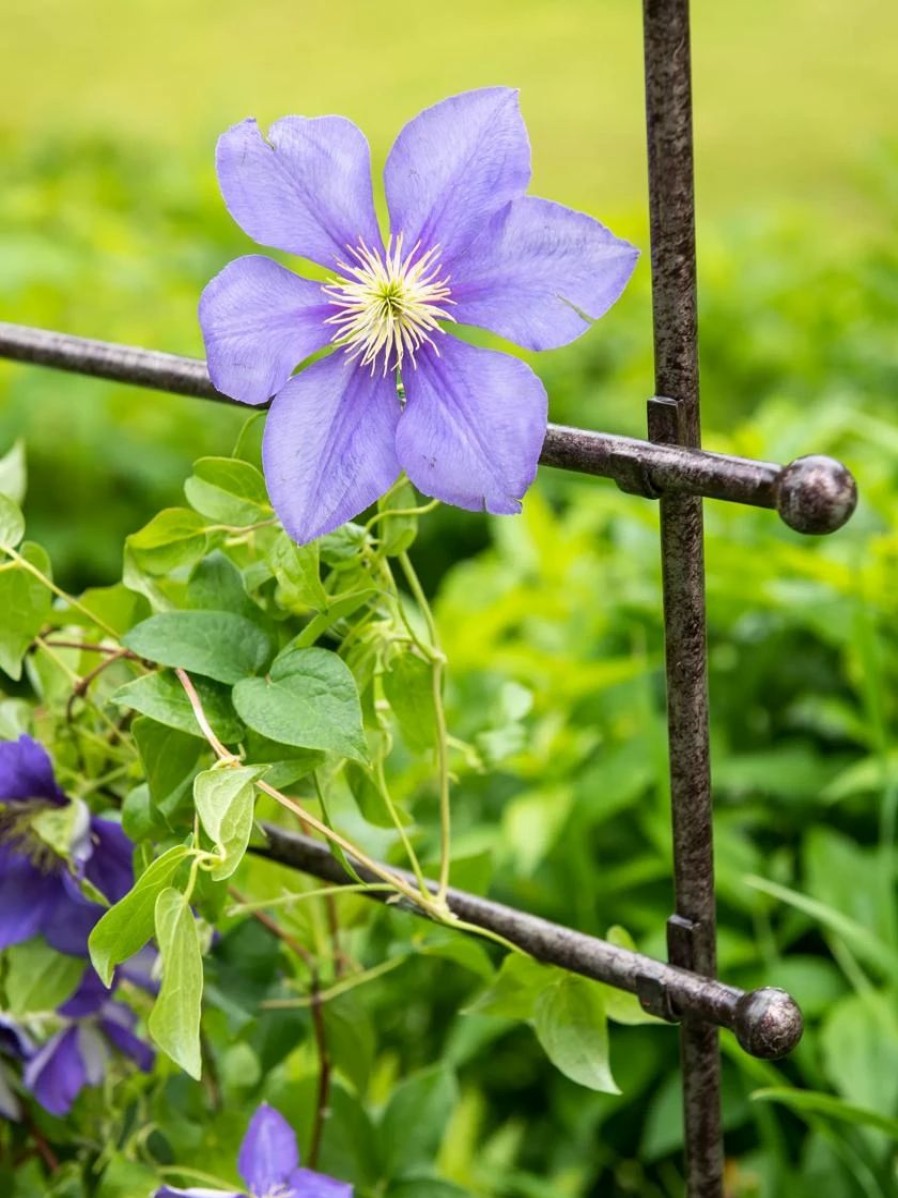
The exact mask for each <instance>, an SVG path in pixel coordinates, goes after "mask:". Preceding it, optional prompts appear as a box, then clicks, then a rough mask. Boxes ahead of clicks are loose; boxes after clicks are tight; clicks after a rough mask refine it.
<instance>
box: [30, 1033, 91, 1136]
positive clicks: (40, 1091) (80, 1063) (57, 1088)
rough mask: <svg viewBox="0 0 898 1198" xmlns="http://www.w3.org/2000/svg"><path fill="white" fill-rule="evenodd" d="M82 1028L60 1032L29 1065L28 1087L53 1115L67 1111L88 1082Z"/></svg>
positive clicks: (63, 1113)
mask: <svg viewBox="0 0 898 1198" xmlns="http://www.w3.org/2000/svg"><path fill="white" fill-rule="evenodd" d="M78 1030H79V1029H78V1028H77V1027H70V1028H66V1030H65V1031H63V1032H58V1033H57V1034H56V1035H55V1036H53V1037H52V1039H50V1040H48V1041H47V1043H46V1044H45V1045H44V1046H43V1048H42V1049H41V1050H40V1051H39V1052H38V1053H37V1054H36V1055H35V1056H34V1057H32V1059H31V1060H30V1061H29V1062H28V1064H27V1065H26V1066H25V1073H24V1076H23V1081H24V1083H25V1087H26V1089H28V1090H30V1092H31V1093H32V1094H33V1095H34V1097H35V1098H36V1099H37V1100H38V1102H39V1103H40V1104H41V1106H42V1107H43V1108H44V1110H46V1111H49V1112H50V1114H51V1115H65V1114H67V1113H68V1112H69V1110H70V1109H71V1106H72V1103H73V1102H74V1101H75V1099H76V1098H77V1097H78V1095H79V1094H80V1093H81V1091H82V1090H83V1089H84V1087H85V1085H86V1084H87V1068H86V1066H85V1062H84V1058H83V1057H82V1055H81V1046H80V1044H79V1038H78Z"/></svg>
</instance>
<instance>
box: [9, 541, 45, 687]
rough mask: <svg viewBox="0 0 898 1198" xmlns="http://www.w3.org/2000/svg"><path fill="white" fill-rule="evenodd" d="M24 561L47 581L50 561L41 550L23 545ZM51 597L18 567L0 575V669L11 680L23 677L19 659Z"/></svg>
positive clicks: (40, 621)
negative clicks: (45, 577)
mask: <svg viewBox="0 0 898 1198" xmlns="http://www.w3.org/2000/svg"><path fill="white" fill-rule="evenodd" d="M21 555H22V557H24V558H25V560H26V561H29V562H31V564H32V565H33V566H36V567H37V568H38V569H39V570H40V571H41V573H42V574H45V575H47V576H48V577H49V573H50V559H49V558H48V557H47V554H46V553H45V552H44V550H43V549H42V548H41V547H40V545H35V544H34V543H33V542H31V541H26V542H25V544H24V545H23V546H22V548H21ZM51 602H52V599H51V595H50V592H49V590H48V589H47V588H46V587H45V586H44V584H43V583H42V582H41V581H40V579H38V578H35V577H34V575H33V574H31V573H30V571H28V570H23V569H22V568H21V567H19V566H9V567H8V568H7V569H5V570H3V571H0V613H2V616H0V669H2V670H3V671H4V672H5V673H7V674H8V675H9V676H10V678H13V679H15V680H16V681H18V680H19V678H21V676H22V658H23V657H24V655H25V651H26V649H27V648H28V646H29V645H30V644H31V642H32V641H33V640H34V638H35V636H37V634H38V633H39V632H40V630H41V628H42V627H43V625H44V623H45V621H46V619H47V616H48V615H49V613H50V607H51Z"/></svg>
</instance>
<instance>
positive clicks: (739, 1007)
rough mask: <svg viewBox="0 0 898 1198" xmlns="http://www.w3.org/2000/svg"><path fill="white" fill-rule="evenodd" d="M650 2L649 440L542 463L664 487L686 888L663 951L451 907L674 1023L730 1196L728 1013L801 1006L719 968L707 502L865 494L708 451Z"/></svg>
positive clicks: (668, 93) (694, 1139)
mask: <svg viewBox="0 0 898 1198" xmlns="http://www.w3.org/2000/svg"><path fill="white" fill-rule="evenodd" d="M643 8H644V26H645V74H646V120H647V132H648V157H649V199H650V212H651V244H652V255H651V257H652V295H653V323H654V341H655V397H653V398H652V399H650V400H649V403H648V432H649V439H648V440H639V439H637V438H632V437H621V436H612V435H610V434H606V433H599V432H591V431H587V430H583V429H572V428H563V427H559V426H557V425H550V426H549V430H548V435H547V437H546V441H545V445H544V447H543V452H542V457H541V461H542V463H543V464H544V465H549V466H555V467H560V468H561V469H564V470H573V471H579V472H581V473H585V474H591V475H596V476H603V477H606V478H611V479H613V480H614V481H615V482H616V483H617V485H618V486H619V487H620V488H621V489H622V490H624V491H626V492H629V493H633V494H636V495H641V496H644V497H646V498H650V499H658V500H659V501H660V513H661V560H662V574H663V585H664V625H665V643H666V663H667V670H666V672H667V704H668V731H669V745H670V778H671V808H672V821H673V850H674V852H673V856H674V896H675V912H674V914H673V915H672V916H671V918H670V919H669V920H668V955H669V959H670V963H669V964H665V963H664V962H660V961H656V960H653V959H652V958H650V957H646V956H643V955H642V954H640V953H635V952H631V951H628V950H627V949H623V948H619V947H617V946H616V945H613V944H610V943H608V942H607V941H604V940H600V939H597V938H595V937H592V936H587V935H584V934H582V933H580V932H576V931H572V930H571V929H569V928H565V927H561V926H559V925H558V924H553V923H549V922H548V921H546V920H543V919H540V918H537V917H536V916H533V915H529V914H526V913H524V912H521V911H518V910H516V909H514V908H511V907H506V906H503V905H501V904H499V903H495V902H491V901H489V900H487V899H483V898H480V897H478V896H476V895H473V894H467V893H465V892H463V891H458V890H451V891H450V893H449V906H450V908H451V910H452V911H454V912H455V913H456V914H457V915H458V916H459V917H460V918H462V919H464V920H466V921H467V922H468V923H471V924H475V925H478V926H480V927H483V928H485V929H489V930H491V931H494V932H498V933H500V934H501V935H502V936H504V937H505V938H506V939H507V940H509V941H511V942H512V943H514V944H516V945H518V946H519V947H521V948H522V949H524V950H525V951H527V952H529V953H531V954H533V955H534V956H535V957H537V958H539V959H540V960H543V961H545V962H548V963H551V964H554V965H558V966H560V967H562V968H564V969H567V970H570V971H572V972H574V973H579V974H582V975H583V976H585V977H589V978H595V979H597V980H599V981H602V982H606V983H608V984H610V985H612V986H615V987H618V988H619V989H622V990H627V991H629V992H631V993H634V994H636V995H637V996H638V997H639V999H640V1001H641V1003H642V1004H643V1006H644V1007H645V1008H646V1009H647V1010H649V1011H651V1012H652V1013H653V1014H656V1015H659V1016H661V1017H662V1018H664V1019H667V1020H669V1021H671V1022H679V1023H681V1025H682V1027H681V1057H682V1067H683V1093H684V1103H683V1111H684V1129H685V1148H686V1176H687V1192H688V1196H689V1198H721V1196H722V1194H723V1145H722V1134H721V1116H720V1054H719V1046H718V1028H720V1027H723V1028H727V1029H729V1030H730V1031H732V1032H734V1033H735V1035H736V1037H737V1039H738V1041H739V1043H740V1045H741V1046H742V1048H743V1049H744V1050H745V1051H746V1052H748V1053H751V1054H752V1055H754V1056H757V1057H764V1058H776V1057H780V1056H783V1055H785V1054H786V1053H788V1052H789V1051H791V1049H792V1048H794V1047H795V1045H796V1044H797V1042H798V1040H799V1038H800V1036H801V1031H802V1019H801V1012H800V1011H799V1009H798V1006H797V1004H796V1003H795V1002H794V1000H793V999H792V998H791V997H790V996H789V995H788V994H786V993H785V992H784V991H782V990H778V989H774V988H763V989H759V990H752V991H743V990H739V989H737V988H736V987H733V986H728V985H726V984H725V983H723V982H720V981H718V980H717V979H716V961H715V958H716V951H715V949H716V937H715V894H714V861H713V845H712V803H711V778H710V754H709V747H708V684H707V648H706V632H705V575H704V552H703V532H702V500H703V498H713V499H721V500H726V501H729V502H732V503H738V504H746V505H751V506H754V507H762V508H773V509H775V510H776V511H777V512H778V513H779V515H780V517H781V518H782V519H783V520H784V521H785V523H786V524H788V525H789V526H790V527H791V528H793V529H796V530H797V531H799V532H803V533H818V534H819V533H831V532H835V531H836V530H837V529H839V528H841V527H842V525H843V524H845V522H846V521H847V520H848V519H849V518H850V516H851V514H852V512H853V511H854V508H855V505H856V502H857V491H856V487H855V483H854V479H853V478H852V476H851V474H850V472H849V471H848V470H847V469H846V468H845V466H843V465H842V464H841V463H840V462H837V461H834V460H833V459H832V458H828V457H822V456H819V455H813V456H810V457H805V458H799V459H798V460H797V461H795V462H792V463H791V464H789V465H787V466H785V467H780V466H777V465H773V464H771V463H768V462H760V461H754V460H750V459H746V458H740V457H735V456H732V455H728V454H715V453H708V452H705V451H703V450H702V449H701V448H700V442H701V437H700V420H699V394H698V364H697V319H696V312H697V305H696V271H695V220H694V199H693V164H692V97H691V69H690V46H689V0H644V3H643ZM0 357H4V358H9V359H13V360H16V361H19V362H28V363H33V364H35V365H41V366H49V367H53V368H56V369H60V370H67V371H72V372H75V373H79V374H86V375H93V376H95V377H98V378H104V379H111V380H115V381H118V382H124V383H129V384H133V385H136V386H142V387H149V388H153V389H156V390H161V391H168V392H173V393H175V394H179V395H188V396H194V397H197V398H202V399H211V400H217V401H221V402H223V403H233V402H234V401H233V400H230V399H229V398H228V397H227V396H224V395H221V394H219V393H218V392H217V391H216V390H215V388H214V387H213V386H212V383H211V381H210V379H209V375H208V372H207V370H206V364H205V363H204V362H202V361H199V360H196V359H192V358H182V357H176V356H174V355H172V354H165V353H159V352H156V351H152V350H145V349H138V348H134V347H130V346H122V345H114V344H110V343H108V342H103V341H92V340H88V339H86V338H81V337H72V336H68V335H66V334H63V333H56V332H50V331H46V330H42V329H34V328H28V327H25V326H22V325H14V324H3V323H0ZM265 831H266V835H267V840H268V843H267V847H266V848H265V849H263V850H261V851H262V852H263V853H264V854H265V855H266V856H268V857H270V858H271V859H273V860H276V861H278V862H281V863H282V864H284V865H287V866H292V867H293V868H295V869H298V870H301V871H303V872H304V873H308V874H311V875H313V876H315V877H318V878H321V879H324V880H326V881H329V882H332V883H335V884H338V885H339V884H344V883H349V882H351V881H352V880H353V879H352V878H350V877H349V875H347V874H346V872H345V871H344V869H343V867H342V865H341V864H340V863H339V861H337V859H336V858H335V857H334V856H333V855H332V854H331V852H330V850H329V849H328V848H327V847H326V846H324V845H323V844H321V843H319V842H317V841H314V840H311V839H309V838H307V837H304V836H301V835H298V834H295V833H288V832H285V831H284V830H283V829H280V828H276V827H273V826H267V827H266V829H265ZM390 868H391V869H393V868H394V867H392V866H391V867H390ZM357 870H358V873H359V874H360V875H361V876H362V877H363V878H364V877H365V876H366V870H365V868H364V867H362V866H361V865H357ZM395 872H400V873H401V871H395ZM371 897H372V898H374V899H378V898H382V897H383V896H382V895H381V894H379V893H378V892H374V893H372V895H371ZM409 909H413V908H409Z"/></svg>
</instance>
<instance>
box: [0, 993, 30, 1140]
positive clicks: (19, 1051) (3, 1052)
mask: <svg viewBox="0 0 898 1198" xmlns="http://www.w3.org/2000/svg"><path fill="white" fill-rule="evenodd" d="M34 1052H35V1048H34V1044H33V1042H32V1040H31V1037H30V1036H29V1035H28V1033H27V1032H26V1031H25V1029H24V1028H23V1027H21V1026H20V1025H19V1024H18V1023H16V1021H15V1020H14V1019H11V1018H10V1017H9V1016H8V1015H0V1117H2V1118H4V1119H15V1120H18V1119H21V1117H22V1107H21V1104H20V1103H19V1098H18V1095H17V1094H16V1092H15V1090H14V1088H13V1085H12V1074H11V1073H10V1072H9V1070H8V1069H7V1066H6V1063H5V1061H4V1060H3V1059H2V1058H9V1059H12V1060H13V1061H20V1062H21V1061H27V1060H29V1059H30V1058H31V1057H32V1056H33V1055H34Z"/></svg>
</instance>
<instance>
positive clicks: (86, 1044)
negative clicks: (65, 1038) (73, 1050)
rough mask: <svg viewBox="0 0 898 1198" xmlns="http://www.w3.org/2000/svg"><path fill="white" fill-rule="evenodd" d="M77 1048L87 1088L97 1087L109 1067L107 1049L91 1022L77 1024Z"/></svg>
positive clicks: (98, 1030) (96, 1028)
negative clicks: (82, 1062)
mask: <svg viewBox="0 0 898 1198" xmlns="http://www.w3.org/2000/svg"><path fill="white" fill-rule="evenodd" d="M78 1047H79V1048H80V1049H81V1058H82V1060H83V1061H84V1076H85V1078H86V1079H87V1084H88V1085H89V1086H98V1085H99V1084H100V1082H101V1081H102V1080H103V1075H104V1074H105V1072H106V1069H107V1067H108V1065H109V1057H110V1053H109V1048H108V1046H107V1044H106V1041H105V1040H104V1039H103V1037H102V1036H101V1035H100V1029H99V1028H98V1027H97V1026H96V1025H95V1024H94V1022H93V1021H92V1020H88V1021H87V1022H84V1023H79V1024H78Z"/></svg>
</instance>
